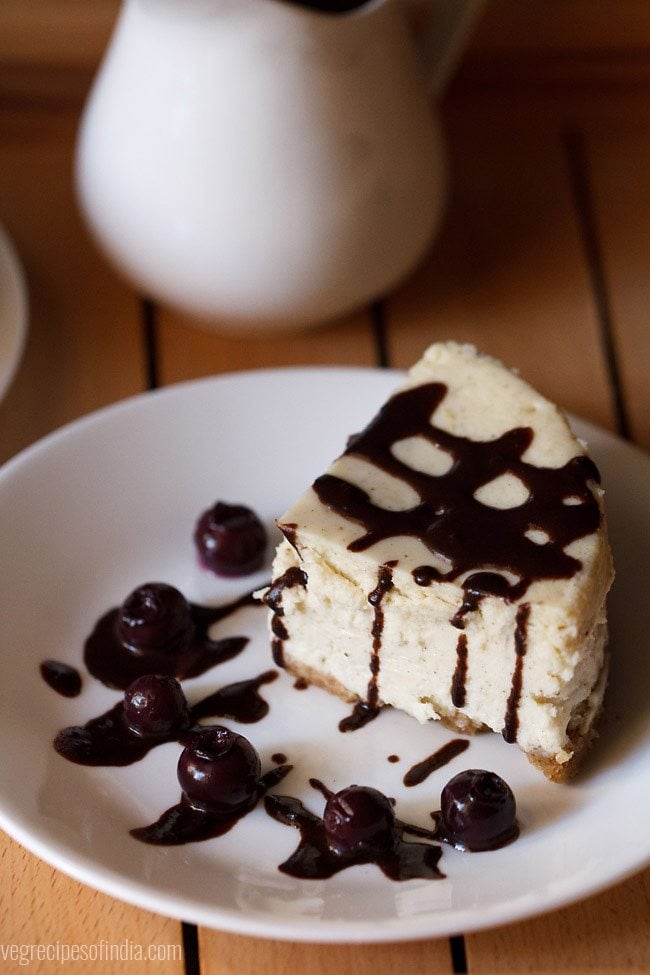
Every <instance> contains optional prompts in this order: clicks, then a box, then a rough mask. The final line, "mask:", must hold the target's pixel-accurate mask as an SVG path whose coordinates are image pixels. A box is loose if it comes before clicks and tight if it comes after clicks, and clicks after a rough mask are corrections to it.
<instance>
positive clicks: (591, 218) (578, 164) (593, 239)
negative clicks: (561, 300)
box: [562, 126, 631, 440]
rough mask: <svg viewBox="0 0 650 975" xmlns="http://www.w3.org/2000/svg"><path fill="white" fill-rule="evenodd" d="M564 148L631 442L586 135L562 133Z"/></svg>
mask: <svg viewBox="0 0 650 975" xmlns="http://www.w3.org/2000/svg"><path fill="white" fill-rule="evenodd" d="M562 145H563V148H564V153H565V157H566V162H567V167H568V173H569V182H570V186H571V193H572V197H573V204H574V207H575V214H576V219H577V223H578V230H579V232H580V239H581V243H582V248H583V251H584V257H585V262H586V265H587V273H588V276H589V282H590V285H591V292H592V297H593V301H594V305H595V308H596V316H597V319H598V325H599V329H600V341H601V347H602V351H603V354H604V356H605V366H606V369H607V376H608V379H609V389H610V396H611V400H612V407H613V410H614V416H615V419H616V428H617V431H618V433H619V434H620V436H621V437H625V439H627V440H629V439H631V436H630V423H629V419H628V413H627V408H626V405H625V396H624V392H623V383H622V380H621V373H620V369H619V364H618V362H619V360H618V354H617V350H616V339H615V335H614V323H613V319H612V312H611V304H610V300H609V291H608V288H607V280H606V275H605V264H604V260H603V255H602V250H601V246H600V239H599V234H598V222H597V219H596V208H595V202H594V195H593V191H592V186H591V180H590V176H589V165H588V162H587V154H586V151H585V142H584V138H583V135H582V133H581V132H580V131H579V129H578V128H577V127H574V126H571V127H567V128H566V129H565V130H564V132H563V133H562Z"/></svg>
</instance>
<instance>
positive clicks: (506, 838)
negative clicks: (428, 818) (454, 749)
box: [431, 769, 519, 851]
mask: <svg viewBox="0 0 650 975" xmlns="http://www.w3.org/2000/svg"><path fill="white" fill-rule="evenodd" d="M440 802H441V810H440V812H439V813H432V814H431V815H432V817H433V818H434V820H435V821H436V833H437V835H438V837H439V838H440V839H441V840H444V841H445V842H447V843H450V844H451V845H452V846H455V847H456V849H458V850H471V851H479V850H496V849H498V848H499V847H501V846H505V845H506V844H507V843H511V842H512V841H513V840H515V839H516V838H517V837H518V836H519V825H518V823H517V806H516V802H515V797H514V795H513V794H512V790H511V789H510V786H509V785H508V784H507V783H506V782H504V780H503V779H502V778H501V776H499V775H497V774H496V772H486V771H485V770H484V769H467V770H466V771H464V772H459V773H458V775H455V776H454V777H453V779H450V781H449V782H448V783H447V785H446V786H445V787H444V789H443V790H442V795H441V797H440Z"/></svg>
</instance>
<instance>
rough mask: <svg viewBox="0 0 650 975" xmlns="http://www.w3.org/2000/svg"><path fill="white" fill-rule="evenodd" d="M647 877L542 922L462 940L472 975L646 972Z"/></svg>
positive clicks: (649, 936)
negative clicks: (465, 947)
mask: <svg viewBox="0 0 650 975" xmlns="http://www.w3.org/2000/svg"><path fill="white" fill-rule="evenodd" d="M648 918H650V871H648V870H646V871H645V872H644V873H642V874H638V875H637V876H636V877H634V878H632V879H631V880H628V881H627V882H626V883H624V884H621V885H619V886H618V887H614V888H613V889H611V890H608V891H605V892H604V893H602V894H599V895H598V896H596V897H591V898H589V899H588V900H586V901H582V902H581V903H579V904H574V905H573V906H571V907H567V908H565V909H564V910H563V911H555V912H554V913H553V914H549V915H547V916H545V917H540V918H536V919H534V920H532V921H527V922H526V923H525V924H515V925H511V926H510V927H507V928H498V929H496V930H495V931H486V932H484V933H481V934H475V935H470V936H469V937H468V938H467V939H466V943H467V958H468V967H469V971H470V973H471V975H495V973H497V972H498V973H499V975H510V973H516V975H523V973H524V972H531V973H532V972H554V973H556V975H565V973H566V975H568V973H570V975H595V973H598V972H602V973H605V972H606V973H607V975H631V973H642V972H643V973H647V972H648V971H650V926H649V924H648Z"/></svg>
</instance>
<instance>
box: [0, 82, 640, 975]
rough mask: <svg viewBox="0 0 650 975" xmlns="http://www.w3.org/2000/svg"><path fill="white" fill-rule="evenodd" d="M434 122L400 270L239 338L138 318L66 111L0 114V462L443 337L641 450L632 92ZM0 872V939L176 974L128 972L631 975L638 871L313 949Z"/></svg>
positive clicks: (164, 313) (450, 111)
mask: <svg viewBox="0 0 650 975" xmlns="http://www.w3.org/2000/svg"><path fill="white" fill-rule="evenodd" d="M444 114H445V120H446V124H447V130H448V133H449V141H450V154H451V162H452V167H451V168H452V173H453V190H452V194H451V199H450V204H449V211H448V216H447V219H446V223H445V225H444V228H443V230H442V232H441V234H440V237H439V240H438V242H437V244H436V246H435V248H434V250H433V252H432V253H431V255H430V256H429V257H428V259H427V260H426V261H425V262H424V264H423V265H422V266H421V267H420V269H419V270H418V271H416V273H415V274H414V275H413V276H412V277H411V278H410V279H409V280H408V281H406V282H405V283H404V284H403V285H402V286H401V287H400V288H398V289H397V291H395V293H394V294H391V295H389V296H388V297H387V298H386V299H385V300H384V301H383V302H382V303H381V304H378V305H376V306H374V307H373V308H369V309H366V310H362V311H360V312H358V313H357V314H355V315H352V316H351V317H349V318H347V319H346V320H344V321H340V322H337V323H335V324H333V325H332V326H330V327H328V328H325V329H322V330H319V331H312V332H304V333H298V334H294V335H285V336H279V337H278V336H273V337H271V338H255V339H253V338H250V337H245V336H242V337H236V336H234V337H233V336H228V335H226V334H225V333H222V334H216V333H211V332H209V331H203V330H200V329H199V328H197V327H196V326H195V325H193V324H192V322H190V321H188V320H187V319H186V318H185V317H184V316H183V315H181V314H178V313H176V312H172V311H169V310H168V309H165V308H159V307H151V306H148V305H147V304H146V303H144V302H143V299H142V296H140V295H138V294H137V293H135V292H134V291H133V289H132V288H131V287H129V285H128V284H126V283H125V282H124V281H123V280H121V279H120V278H119V277H118V276H117V275H116V274H115V273H114V272H113V271H112V270H111V269H110V268H109V267H108V266H107V265H106V264H105V262H104V260H103V259H102V257H101V256H100V255H99V254H98V253H97V252H96V250H95V248H94V246H93V244H92V243H91V241H90V239H89V238H88V235H87V233H86V230H85V229H84V227H83V225H82V223H81V221H80V219H79V216H78V214H77V211H76V209H75V202H74V197H73V192H72V187H71V169H72V167H71V163H72V151H73V143H74V137H75V127H76V124H77V120H78V108H76V107H74V108H73V107H70V106H68V107H66V106H65V105H64V104H62V105H61V106H59V107H58V108H57V107H56V106H53V105H48V106H47V108H44V107H41V108H39V105H38V100H37V99H34V100H27V101H25V102H24V103H22V104H19V103H7V104H4V105H0V219H2V220H3V221H4V222H5V223H6V224H7V226H8V228H9V230H10V232H11V234H12V235H13V237H14V239H15V242H16V244H17V246H18V249H19V251H20V254H21V256H22V259H23V261H24V264H25V267H26V270H27V277H28V282H29V290H30V299H31V326H30V335H29V343H28V347H27V352H26V355H25V358H24V361H23V364H22V366H21V368H20V371H19V373H18V376H17V378H16V381H15V383H14V385H13V387H12V389H11V391H10V393H9V395H8V396H7V398H6V400H5V401H4V402H3V403H2V405H1V406H0V459H2V460H4V459H6V458H9V457H11V456H12V455H13V454H15V453H16V452H17V451H18V450H20V449H21V448H23V447H25V446H26V445H27V444H29V443H31V442H32V441H34V440H36V439H37V438H39V437H41V436H43V435H44V434H46V433H48V432H49V431H50V430H53V429H54V428H56V427H58V426H60V425H61V424H63V423H65V422H67V421H69V420H72V419H74V418H75V417H78V416H80V415H81V414H84V413H87V412H89V411H90V410H93V409H95V408H97V407H100V406H103V405H104V404H107V403H111V402H114V401H115V400H118V399H120V398H122V397H125V396H128V395H130V394H133V393H138V392H140V391H142V390H146V389H147V388H149V387H152V386H156V385H166V384H169V383H174V382H177V381H179V380H182V379H189V378H193V377H196V376H202V375H207V374H215V373H223V372H228V371H230V370H236V369H242V368H246V369H248V368H256V367H262V366H276V365H278V366H279V365H288V364H314V363H319V364H320V363H324V364H340V363H348V364H365V365H367V364H376V365H380V366H383V365H386V364H390V365H394V366H399V367H402V366H406V365H408V364H409V363H411V362H412V361H414V360H415V359H416V358H417V357H418V356H419V354H420V352H421V351H422V350H423V349H424V347H425V346H426V345H427V343H429V342H431V341H432V340H435V339H443V338H454V339H458V340H462V341H471V342H475V343H476V344H477V345H478V346H480V347H481V348H482V349H484V350H485V351H487V352H490V353H494V354H495V355H497V356H500V357H502V358H503V359H504V360H505V361H506V362H507V363H508V364H510V365H511V366H516V367H518V368H519V369H520V370H521V372H522V373H523V375H524V376H525V377H526V378H528V379H529V380H530V381H531V382H532V383H534V384H535V385H536V386H537V387H538V388H539V389H540V390H541V391H542V392H543V393H545V394H546V395H548V396H549V397H550V398H552V399H554V400H556V401H557V402H558V403H560V404H561V405H562V406H564V407H566V408H567V409H569V410H571V411H573V412H574V413H576V414H579V415H582V416H584V417H588V418H589V419H591V420H593V421H595V422H597V423H599V424H601V425H603V426H605V427H607V428H609V429H612V430H617V431H618V432H619V433H621V434H622V435H624V436H629V437H631V438H632V439H634V440H635V441H636V442H637V443H639V444H641V445H642V446H645V447H646V448H649V447H650V383H649V382H648V366H649V364H650V329H649V328H648V317H649V315H650V311H649V309H650V165H649V163H650V99H648V98H647V97H644V96H643V95H642V94H636V93H635V92H634V91H633V90H631V89H630V88H627V87H626V88H625V90H619V91H617V90H616V89H612V90H609V91H603V92H600V93H596V96H594V93H593V92H590V93H588V94H579V93H578V94H576V93H575V92H572V91H569V92H567V91H564V92H557V93H555V94H553V93H549V92H548V91H536V89H535V87H534V86H533V87H532V88H529V89H528V90H527V93H525V94H519V95H518V94H516V93H513V92H512V91H509V90H508V91H506V90H492V91H487V92H486V91H484V90H477V89H476V88H469V89H467V88H465V89H463V88H459V87H457V88H456V90H455V91H452V93H451V94H450V95H449V96H448V98H447V100H446V102H445V105H444ZM0 858H1V886H0V891H1V893H0V906H1V910H0V944H5V945H6V944H12V943H16V944H25V943H26V944H35V943H56V942H57V941H59V942H62V943H68V944H77V943H79V944H80V943H86V944H87V943H92V942H99V941H100V940H102V939H104V940H105V941H108V942H116V943H119V942H123V941H125V940H126V939H129V940H130V941H132V942H134V943H138V944H142V945H149V944H183V945H184V948H185V952H184V957H183V959H182V960H176V961H173V960H169V961H167V962H160V963H154V962H142V963H141V964H138V963H136V962H132V963H130V964H129V965H128V966H127V970H128V971H129V972H132V973H133V975H135V973H139V972H145V971H147V972H154V971H155V972H169V973H174V975H177V973H180V972H184V971H185V972H187V973H197V972H199V971H200V972H201V973H202V975H217V973H218V975H249V973H251V975H252V973H253V972H256V973H257V972H265V973H280V972H287V973H289V972H292V973H302V972H307V971H309V972H314V973H320V975H333V973H336V975H348V973H352V972H355V973H357V975H363V973H370V972H372V973H374V975H388V973H389V972H390V973H392V972H395V971H398V972H401V971H405V972H410V973H411V975H425V973H426V975H434V973H446V972H464V971H468V972H471V973H473V975H479V973H496V972H499V973H501V972H503V973H506V972H519V973H523V972H566V973H571V975H577V973H586V972H608V973H615V972H621V973H622V972H625V973H631V972H634V973H639V972H650V937H649V930H648V917H649V913H650V912H649V910H648V907H649V894H650V885H649V878H650V874H649V873H647V872H646V873H645V874H641V875H638V876H636V877H633V878H632V879H629V880H628V881H627V882H625V883H623V884H621V885H619V886H617V887H615V888H614V889H612V890H609V891H607V892H605V893H603V894H600V895H599V896H596V897H593V898H591V899H589V900H586V901H584V902H582V903H579V904H576V905H574V906H572V907H569V908H566V909H565V910H561V911H556V912H554V913H552V914H549V915H547V916H545V917H542V918H538V919H535V920H531V921H526V922H523V923H519V924H516V925H512V926H510V927H506V928H500V929H497V930H492V931H486V932H482V933H479V934H472V935H468V936H467V937H465V938H463V937H462V936H459V937H457V938H452V939H447V938H442V939H438V940H431V941H426V942H420V943H413V944H400V945H384V946H377V947H370V948H366V947H333V946H330V947H319V946H308V945H293V944H285V943H274V942H266V941H262V940H256V939H247V938H244V937H238V936H234V935H229V934H221V933H219V932H215V931H209V930H206V929H203V928H201V929H199V930H198V931H197V929H196V928H194V927H193V926H192V925H189V924H188V925H182V926H181V925H180V924H179V923H178V922H176V921H172V920H168V919H165V918H162V917H158V916H155V915H153V914H150V913H148V912H146V911H143V910H139V909H137V908H134V907H130V906H127V905H125V904H123V903H120V902H118V901H115V900H113V899H112V898H110V897H107V896H105V895H103V894H99V893H96V892H95V891H93V890H91V889H89V888H88V887H85V886H82V885H81V884H79V883H77V882H76V881H74V880H70V879H68V878H67V877H65V876H64V875H63V874H61V873H58V872H57V871H55V870H53V869H52V868H50V867H49V866H47V865H46V864H44V863H42V862H40V861H39V860H37V859H36V858H35V857H34V856H32V855H31V854H29V853H27V852H26V851H25V850H23V849H22V848H21V847H20V846H18V845H17V844H16V843H14V842H13V841H12V840H10V839H9V838H8V837H6V836H5V837H2V839H0ZM16 967H17V966H16ZM0 968H2V970H3V971H4V970H5V967H4V966H3V965H2V963H0ZM70 968H71V970H75V968H74V966H70ZM122 968H123V964H121V963H119V962H116V963H100V964H97V965H95V966H93V968H92V970H93V971H94V972H97V973H100V975H104V973H108V972H118V971H122ZM9 969H10V966H8V967H7V968H6V970H9ZM29 970H31V971H39V972H40V971H43V972H50V971H52V972H53V971H59V970H62V969H61V968H59V967H57V966H56V965H55V964H53V963H48V962H43V963H36V962H34V963H33V964H32V966H31V968H30V969H29ZM77 970H79V971H83V970H90V969H89V968H88V969H86V968H85V967H84V966H83V965H80V966H79V967H78V969H77Z"/></svg>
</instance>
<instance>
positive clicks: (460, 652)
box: [451, 633, 467, 708]
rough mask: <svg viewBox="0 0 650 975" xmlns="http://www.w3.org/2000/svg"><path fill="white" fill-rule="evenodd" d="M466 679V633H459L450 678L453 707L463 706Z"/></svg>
mask: <svg viewBox="0 0 650 975" xmlns="http://www.w3.org/2000/svg"><path fill="white" fill-rule="evenodd" d="M466 680H467V634H466V633H460V634H459V635H458V642H457V644H456V669H455V670H454V676H453V677H452V679H451V703H452V704H453V705H454V707H455V708H464V707H465V681H466Z"/></svg>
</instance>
